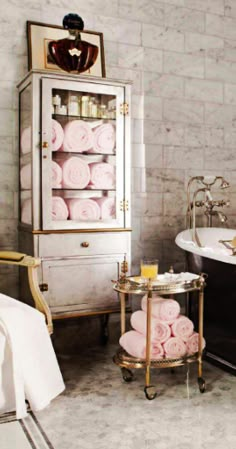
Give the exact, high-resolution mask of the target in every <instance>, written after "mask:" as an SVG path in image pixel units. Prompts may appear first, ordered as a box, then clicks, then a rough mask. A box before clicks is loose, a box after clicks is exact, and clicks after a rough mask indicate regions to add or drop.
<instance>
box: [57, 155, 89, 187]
mask: <svg viewBox="0 0 236 449" xmlns="http://www.w3.org/2000/svg"><path fill="white" fill-rule="evenodd" d="M60 165H61V168H62V186H63V187H67V188H72V189H84V188H85V187H87V185H88V183H89V180H90V170H89V165H88V164H87V162H86V161H84V160H83V159H81V158H80V157H76V156H72V157H70V158H69V159H66V160H65V161H63V162H60Z"/></svg>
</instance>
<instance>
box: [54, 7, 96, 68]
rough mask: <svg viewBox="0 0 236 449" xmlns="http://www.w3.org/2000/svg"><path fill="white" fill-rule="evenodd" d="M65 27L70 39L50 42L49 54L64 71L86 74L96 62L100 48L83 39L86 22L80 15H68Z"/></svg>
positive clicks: (64, 22)
mask: <svg viewBox="0 0 236 449" xmlns="http://www.w3.org/2000/svg"><path fill="white" fill-rule="evenodd" d="M63 27H64V28H65V29H68V31H69V36H68V38H65V39H59V40H57V41H51V42H49V44H48V50H49V53H50V55H51V57H52V59H53V60H54V61H55V63H56V64H57V65H58V66H59V67H60V68H61V69H62V70H65V71H67V72H72V73H82V72H85V71H86V70H88V69H90V67H92V66H93V65H94V63H95V62H96V59H97V56H98V47H97V46H96V45H93V44H91V43H90V42H87V41H84V40H82V39H81V36H80V32H81V31H82V30H83V29H84V22H83V20H82V18H81V17H80V16H78V14H67V15H66V16H65V17H64V19H63Z"/></svg>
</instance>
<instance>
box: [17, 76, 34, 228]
mask: <svg viewBox="0 0 236 449" xmlns="http://www.w3.org/2000/svg"><path fill="white" fill-rule="evenodd" d="M31 105H32V84H31V83H30V84H28V85H27V86H26V87H25V89H23V90H22V91H21V93H20V108H19V110H20V130H19V134H20V135H19V142H20V158H19V159H20V205H19V206H20V211H19V217H20V222H21V223H23V224H25V225H32V106H31Z"/></svg>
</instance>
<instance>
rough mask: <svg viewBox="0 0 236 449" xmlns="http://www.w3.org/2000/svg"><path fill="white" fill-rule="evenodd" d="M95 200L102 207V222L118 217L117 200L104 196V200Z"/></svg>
mask: <svg viewBox="0 0 236 449" xmlns="http://www.w3.org/2000/svg"><path fill="white" fill-rule="evenodd" d="M94 200H95V201H96V203H97V204H98V205H99V207H100V213H101V215H100V218H101V219H102V220H107V219H109V218H115V215H116V206H115V198H110V197H107V196H103V197H102V198H94Z"/></svg>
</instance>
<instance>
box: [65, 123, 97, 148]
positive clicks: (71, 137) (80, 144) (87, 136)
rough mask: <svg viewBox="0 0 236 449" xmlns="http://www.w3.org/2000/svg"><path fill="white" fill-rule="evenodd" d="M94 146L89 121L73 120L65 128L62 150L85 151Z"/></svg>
mask: <svg viewBox="0 0 236 449" xmlns="http://www.w3.org/2000/svg"><path fill="white" fill-rule="evenodd" d="M92 147H93V132H92V130H91V128H90V126H89V124H88V123H87V122H84V121H83V120H72V121H71V122H68V123H67V124H66V126H65V128H64V140H63V144H62V148H61V150H63V151H72V152H78V153H83V152H84V151H88V150H90V149H91V148H92Z"/></svg>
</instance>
